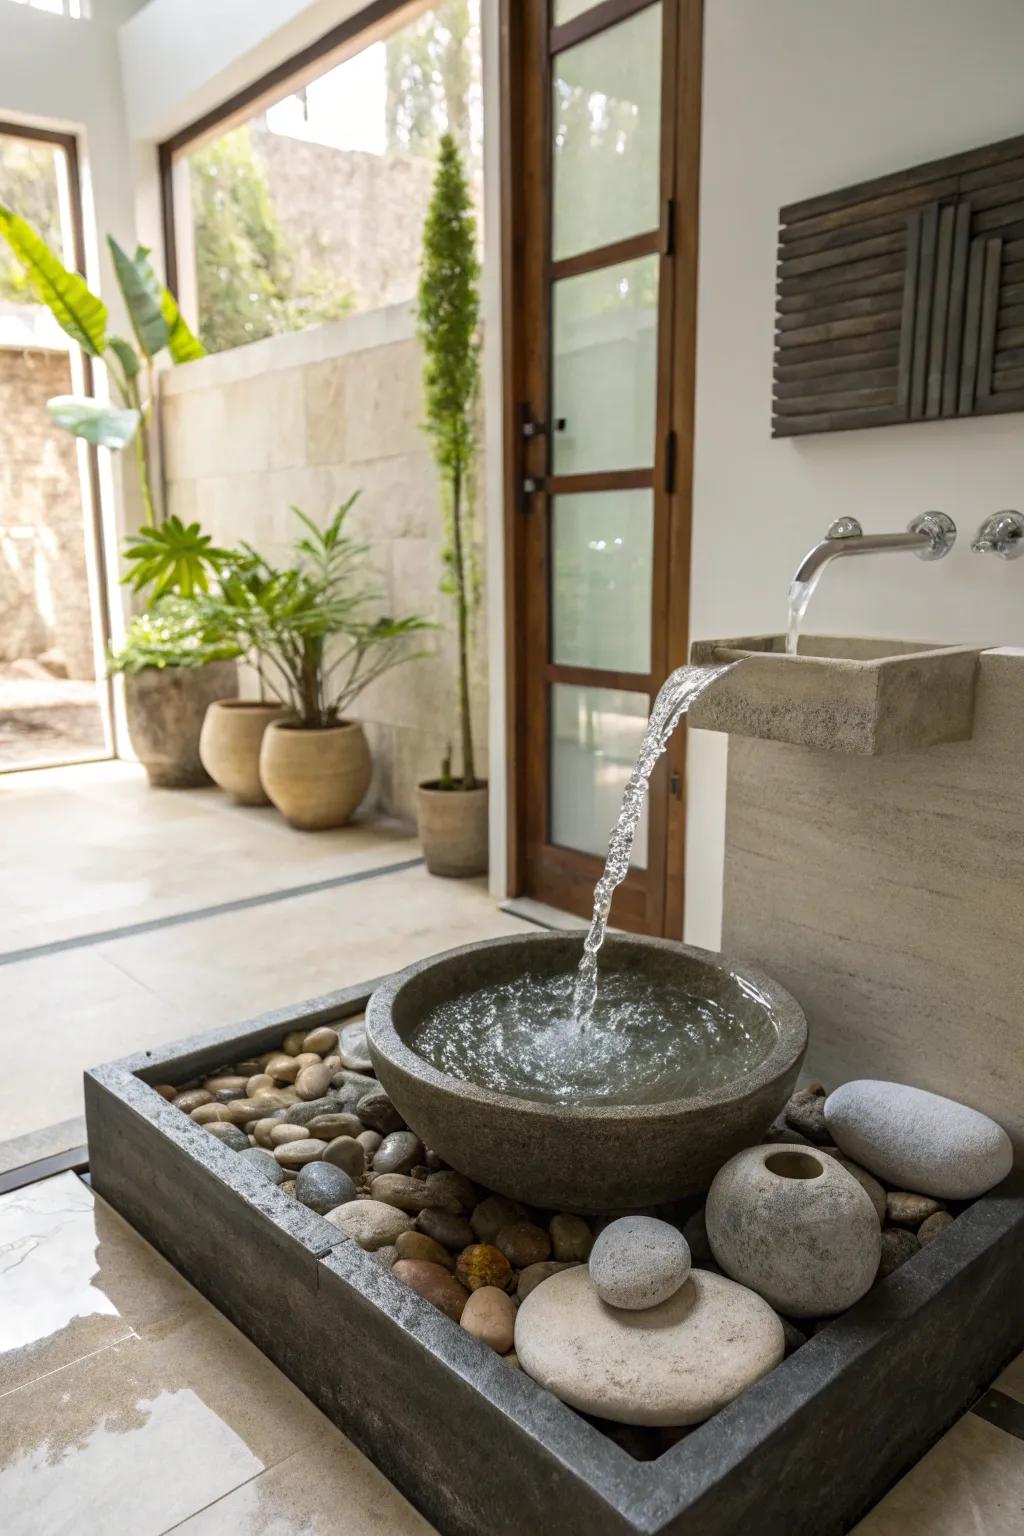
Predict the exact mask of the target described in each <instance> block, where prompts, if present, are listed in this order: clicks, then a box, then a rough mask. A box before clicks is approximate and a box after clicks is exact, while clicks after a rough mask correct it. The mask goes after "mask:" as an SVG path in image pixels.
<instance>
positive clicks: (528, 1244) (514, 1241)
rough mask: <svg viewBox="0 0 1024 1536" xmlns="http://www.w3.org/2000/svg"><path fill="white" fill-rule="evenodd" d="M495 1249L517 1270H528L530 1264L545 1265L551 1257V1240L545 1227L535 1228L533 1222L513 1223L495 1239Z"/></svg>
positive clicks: (504, 1228) (503, 1228)
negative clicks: (498, 1249)
mask: <svg viewBox="0 0 1024 1536" xmlns="http://www.w3.org/2000/svg"><path fill="white" fill-rule="evenodd" d="M495 1247H496V1248H500V1249H501V1251H502V1253H503V1254H504V1255H505V1257H506V1259H508V1261H509V1263H510V1264H513V1265H514V1266H515V1268H516V1269H526V1268H527V1266H528V1265H530V1264H543V1262H544V1260H545V1259H549V1258H550V1257H551V1239H550V1237H549V1236H548V1234H547V1233H546V1232H545V1231H544V1228H543V1227H535V1226H534V1224H533V1222H532V1221H513V1222H510V1223H509V1225H508V1226H507V1227H502V1229H501V1231H500V1232H499V1233H498V1236H497V1237H496V1239H495Z"/></svg>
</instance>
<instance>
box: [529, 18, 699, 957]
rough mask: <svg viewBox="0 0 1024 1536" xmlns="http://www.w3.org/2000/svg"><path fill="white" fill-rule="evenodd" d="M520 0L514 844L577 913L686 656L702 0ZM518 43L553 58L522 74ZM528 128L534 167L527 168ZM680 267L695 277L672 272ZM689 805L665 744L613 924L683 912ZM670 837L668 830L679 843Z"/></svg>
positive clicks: (666, 924) (549, 897)
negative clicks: (659, 699)
mask: <svg viewBox="0 0 1024 1536" xmlns="http://www.w3.org/2000/svg"><path fill="white" fill-rule="evenodd" d="M524 9H525V10H526V11H529V10H534V11H536V12H537V14H536V15H534V17H533V33H534V36H533V41H532V43H531V42H530V41H529V39H528V38H527V37H526V36H523V37H522V38H520V46H521V47H522V49H523V52H522V55H521V56H522V61H523V77H522V82H521V86H522V94H521V98H520V100H521V104H522V106H521V110H522V123H521V127H522V130H523V131H522V136H521V141H520V147H521V154H522V165H523V166H524V167H525V175H526V178H527V180H526V184H525V186H521V187H520V196H521V208H522V214H523V240H522V246H521V256H520V261H519V265H518V270H517V273H516V276H517V279H518V283H519V290H520V300H521V314H522V325H523V328H524V331H525V332H526V335H525V338H524V340H523V343H522V347H521V358H520V363H521V368H520V373H519V377H518V380H517V382H519V383H520V384H521V391H522V392H521V394H520V395H519V396H518V420H517V423H516V426H517V434H518V450H519V451H518V454H517V456H516V468H515V476H516V478H517V480H518V483H517V484H516V485H515V487H514V491H515V496H516V515H515V516H516V527H515V530H514V567H515V569H516V571H517V574H518V588H519V590H518V594H517V595H518V611H517V617H518V618H519V621H520V626H521V643H520V652H519V658H518V664H519V676H518V702H519V706H520V711H519V718H518V731H517V744H518V745H519V747H520V749H521V750H520V752H519V754H518V760H519V762H520V765H521V772H520V775H519V783H518V791H519V793H518V802H517V804H518V811H517V824H518V831H519V849H518V855H519V856H518V860H517V861H514V862H516V863H517V876H518V884H519V886H520V889H521V891H522V892H523V893H525V894H529V895H531V896H534V897H536V898H538V899H541V900H544V901H547V902H550V903H551V904H552V905H554V906H558V907H561V908H564V909H566V910H570V911H575V912H579V913H581V914H582V913H586V912H587V911H588V910H589V905H590V902H591V899H592V892H593V885H594V881H595V879H596V878H597V876H598V874H599V873H600V870H601V867H602V864H603V857H604V853H605V850H606V848H607V843H608V835H609V832H610V830H611V827H612V825H613V823H614V821H615V818H616V815H617V812H618V808H619V802H620V799H621V796H622V791H623V788H624V786H625V783H626V779H627V778H628V776H629V773H630V770H631V768H632V765H633V762H634V759H635V757H636V754H637V751H638V750H639V746H640V740H641V736H642V733H643V729H644V725H645V723H646V719H647V715H648V712H649V709H650V705H651V702H652V699H653V696H654V694H655V693H656V691H657V689H658V687H659V686H660V684H661V682H662V681H663V679H664V677H665V676H666V674H667V672H668V671H669V669H670V667H671V666H675V665H678V664H679V663H680V662H682V661H683V660H685V645H686V635H685V629H686V626H685V617H686V589H687V586H688V577H689V572H688V537H687V534H688V526H689V520H688V511H689V508H688V498H687V497H686V496H684V495H683V494H682V492H683V489H684V487H683V485H682V481H683V479H684V478H685V481H686V486H685V489H688V482H689V476H688V464H687V465H686V466H684V465H683V464H682V463H681V462H680V445H681V444H680V440H681V436H683V437H684V438H685V442H686V444H687V446H688V444H689V427H688V418H686V412H687V410H688V402H689V399H690V394H691V392H692V319H691V320H690V322H689V331H690V335H689V338H688V337H687V334H686V332H687V326H686V324H684V323H683V319H684V317H685V316H687V315H689V312H690V308H691V307H692V286H693V282H692V260H690V261H684V262H683V263H680V260H679V255H680V234H681V231H680V229H679V224H680V218H681V217H684V218H685V219H686V220H688V227H687V228H686V230H685V231H684V232H682V233H683V245H684V247H685V253H686V255H687V256H688V257H691V258H692V253H693V250H694V248H695V241H694V230H693V218H692V213H693V208H692V207H691V202H692V204H693V206H695V196H694V197H693V198H691V197H690V191H691V189H690V188H689V187H688V185H687V184H686V182H685V178H684V177H683V175H682V169H681V168H682V165H683V163H684V162H685V164H686V165H687V166H688V167H689V168H690V171H691V173H692V177H693V179H694V188H693V189H692V190H694V191H695V175H696V121H697V119H696V112H695V107H694V102H693V100H689V99H688V100H686V101H684V100H683V97H684V95H686V93H687V91H688V90H689V95H690V96H691V97H695V95H696V85H695V82H696V79H697V73H696V71H697V69H698V66H699V6H698V5H695V4H686V3H680V0H604V3H602V4H596V5H588V4H585V3H581V0H551V4H550V6H546V5H544V4H539V5H534V6H527V7H525V8H524ZM541 13H543V14H541ZM529 30H530V29H529V26H527V27H526V32H529ZM684 34H685V48H686V50H688V51H687V56H686V74H685V76H683V77H681V75H680V67H681V56H682V52H683V48H684ZM694 50H696V60H694V58H693V57H692V54H693V51H694ZM531 52H532V56H533V58H534V59H536V57H537V52H540V53H542V55H543V59H544V68H543V71H537V70H536V69H534V71H533V72H532V73H533V81H532V83H531V71H530V68H529V56H530V53H531ZM688 82H693V84H692V85H688ZM687 133H690V135H691V139H690V141H689V142H686V141H685V135H686V134H687ZM531 140H532V143H533V144H534V145H535V146H536V163H537V164H538V165H542V166H544V167H545V174H544V175H543V176H542V175H540V174H537V173H536V172H533V173H531V171H530V169H529V164H530V144H531ZM681 141H682V142H681ZM522 174H523V173H520V178H519V179H520V180H522ZM681 267H682V268H685V281H686V283H688V284H689V290H690V291H689V294H687V293H686V292H684V293H683V294H682V295H681V294H680V291H679V290H680V283H681V282H682V281H683V279H684V273H683V272H682V271H681ZM681 300H682V302H681ZM518 307H519V306H517V308H518ZM680 373H682V374H684V375H685V377H684V378H683V379H682V380H680V379H679V374H680ZM684 418H685V419H684ZM681 426H682V429H683V430H682V433H681V430H680V429H681ZM684 469H686V470H687V473H686V474H685V476H684V475H682V474H681V471H683V470H684ZM673 800H674V801H675V803H676V806H677V807H678V810H677V812H676V814H675V815H673V811H672V806H671V804H670V802H672V801H673ZM681 806H682V763H681V759H680V758H679V754H678V749H677V751H676V760H675V761H674V762H672V763H669V764H667V765H666V764H663V765H662V767H661V768H660V769H659V770H658V773H657V775H656V778H655V780H654V782H653V783H652V792H651V797H650V802H649V805H648V809H647V812H646V813H645V816H644V819H643V821H642V822H641V825H640V828H639V832H638V835H637V838H636V842H635V844H634V851H633V866H632V870H631V873H630V875H629V877H628V879H627V881H626V882H625V884H624V885H623V886H622V888H621V890H620V893H619V895H618V897H617V900H616V907H615V909H614V911H613V914H612V920H613V922H615V923H617V924H619V925H620V926H623V927H627V928H631V929H636V930H639V931H646V932H653V933H661V932H666V931H674V930H675V929H677V928H678V927H679V926H680V925H681V902H682V890H681V837H682V816H681ZM670 840H678V844H679V846H678V848H677V849H676V857H675V858H674V859H673V860H671V861H670V859H669V857H668V849H669V843H670ZM672 879H675V880H676V884H677V885H678V890H677V891H676V890H672V891H670V882H671V880H672Z"/></svg>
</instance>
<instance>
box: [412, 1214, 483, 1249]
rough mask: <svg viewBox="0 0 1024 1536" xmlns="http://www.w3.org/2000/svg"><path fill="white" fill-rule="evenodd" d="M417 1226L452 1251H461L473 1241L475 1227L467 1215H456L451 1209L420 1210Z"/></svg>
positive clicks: (418, 1229) (420, 1230)
mask: <svg viewBox="0 0 1024 1536" xmlns="http://www.w3.org/2000/svg"><path fill="white" fill-rule="evenodd" d="M416 1228H417V1231H419V1232H425V1233H426V1234H427V1236H428V1237H432V1238H433V1239H434V1241H435V1242H436V1243H440V1244H441V1247H442V1248H447V1249H448V1250H449V1251H450V1252H452V1253H459V1252H461V1250H462V1249H463V1248H468V1247H469V1246H470V1244H471V1243H472V1242H473V1228H472V1227H471V1226H470V1224H469V1222H468V1221H467V1220H466V1218H465V1216H456V1215H454V1214H453V1213H452V1212H451V1211H434V1210H429V1209H428V1210H425V1211H420V1213H419V1215H418V1216H417V1217H416Z"/></svg>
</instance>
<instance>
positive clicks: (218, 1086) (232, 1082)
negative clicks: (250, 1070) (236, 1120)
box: [203, 1072, 246, 1098]
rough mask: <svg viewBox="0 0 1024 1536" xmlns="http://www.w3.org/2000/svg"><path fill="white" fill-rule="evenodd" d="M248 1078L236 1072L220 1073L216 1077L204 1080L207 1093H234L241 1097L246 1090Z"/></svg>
mask: <svg viewBox="0 0 1024 1536" xmlns="http://www.w3.org/2000/svg"><path fill="white" fill-rule="evenodd" d="M245 1083H246V1079H245V1078H244V1077H239V1076H237V1074H236V1073H233V1072H229V1073H219V1074H218V1075H217V1076H216V1077H208V1078H206V1079H205V1081H204V1082H203V1087H204V1088H205V1089H206V1091H207V1093H212V1094H218V1093H234V1094H236V1095H237V1096H238V1097H239V1098H241V1096H242V1094H243V1093H244V1092H245Z"/></svg>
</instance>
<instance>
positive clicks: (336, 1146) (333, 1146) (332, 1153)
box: [310, 1120, 366, 1179]
mask: <svg viewBox="0 0 1024 1536" xmlns="http://www.w3.org/2000/svg"><path fill="white" fill-rule="evenodd" d="M316 1124H317V1122H316V1121H315V1120H312V1121H311V1122H310V1135H315V1134H316V1132H314V1130H313V1127H314V1126H315V1125H316ZM324 1162H325V1163H332V1164H333V1166H334V1167H335V1168H341V1169H342V1170H343V1171H344V1172H345V1173H347V1174H348V1176H349V1178H350V1179H361V1178H362V1177H363V1175H364V1173H365V1172H366V1154H365V1152H364V1151H363V1149H362V1147H361V1146H360V1145H359V1143H358V1141H356V1139H355V1137H354V1136H335V1137H333V1138H332V1139H331V1140H330V1141H328V1143H327V1151H326V1152H325V1153H324Z"/></svg>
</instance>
